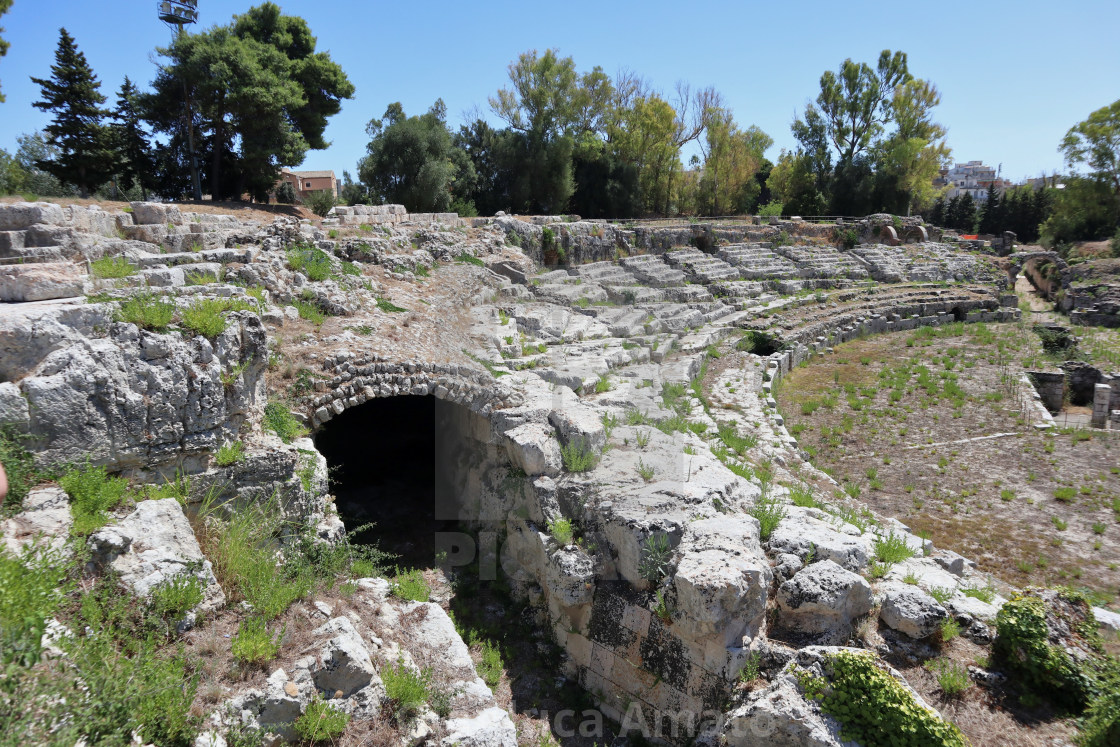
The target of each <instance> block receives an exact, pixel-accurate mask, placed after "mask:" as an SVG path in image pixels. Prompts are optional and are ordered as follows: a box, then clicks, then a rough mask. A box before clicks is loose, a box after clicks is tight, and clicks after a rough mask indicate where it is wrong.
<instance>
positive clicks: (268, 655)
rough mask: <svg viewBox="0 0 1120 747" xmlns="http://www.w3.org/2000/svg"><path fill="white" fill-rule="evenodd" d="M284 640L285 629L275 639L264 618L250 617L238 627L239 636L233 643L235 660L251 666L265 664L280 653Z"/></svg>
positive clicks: (235, 637) (234, 638)
mask: <svg viewBox="0 0 1120 747" xmlns="http://www.w3.org/2000/svg"><path fill="white" fill-rule="evenodd" d="M283 638H284V630H283V629H281V631H280V632H279V633H278V634H277V635H276V637H275V638H273V637H272V634H271V633H269V632H268V622H267V621H266V620H265V619H264V618H263V617H256V616H254V617H250V618H249V619H248V620H245V621H243V622H242V623H241V624H240V625H238V626H237V634H236V635H235V636H234V637H233V641H232V643H231V649H232V651H233V658H235V659H237V660H238V661H244V662H247V663H249V664H263V663H265V662H266V661H270V660H272V659H275V658H276V654H278V653H280V641H281V640H283Z"/></svg>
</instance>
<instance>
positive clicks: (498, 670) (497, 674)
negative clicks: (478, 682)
mask: <svg viewBox="0 0 1120 747" xmlns="http://www.w3.org/2000/svg"><path fill="white" fill-rule="evenodd" d="M504 667H505V664H504V663H503V662H502V652H501V651H500V650H499V649H498V647H497V645H495V644H494V643H492V642H490V641H483V642H482V661H480V662H479V663H478V666H477V667H476V669H477V670H478V675H479V676H480V677H482V680H483V682H485V683H486V684H487V685H488V686H489V687H490V689H491V690H493V689H494V688H495V687H497V686H498V683H499V682H501V680H502V671H503V669H504Z"/></svg>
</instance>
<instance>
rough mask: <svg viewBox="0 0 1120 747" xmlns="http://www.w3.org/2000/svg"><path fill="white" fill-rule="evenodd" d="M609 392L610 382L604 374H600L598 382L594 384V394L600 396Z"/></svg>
mask: <svg viewBox="0 0 1120 747" xmlns="http://www.w3.org/2000/svg"><path fill="white" fill-rule="evenodd" d="M610 390H611V380H610V377H608V376H607V375H606V374H601V375H600V376H599V380H598V381H596V382H595V393H596V394H602V393H604V392H609V391H610Z"/></svg>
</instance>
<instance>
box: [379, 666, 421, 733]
mask: <svg viewBox="0 0 1120 747" xmlns="http://www.w3.org/2000/svg"><path fill="white" fill-rule="evenodd" d="M431 680H432V673H431V670H429V669H425V670H423V671H421V672H415V671H413V670H412V669H410V668H409V667H408V666H407V665H405V663H404V661H403V660H399V661H397V663H396V664H393V665H389V666H387V667H382V669H381V681H382V683H383V684H384V685H385V695H386V696H387V697H388V698H389V701H390V702H391V703H392V708H393V715H394V717H395V718H396V720H397V722H398V723H401V724H406V723H409V722H410V721H412V719H413V718H415V717H416V715H417V714H418V713H419V712H420V709H421V708H423V707H424V705H425V704H426V703H427V702H428V696H429V688H430V687H431Z"/></svg>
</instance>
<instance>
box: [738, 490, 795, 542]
mask: <svg viewBox="0 0 1120 747" xmlns="http://www.w3.org/2000/svg"><path fill="white" fill-rule="evenodd" d="M747 513H748V514H750V515H751V516H753V517H754V518H756V519H758V524H759V535H760V536H761V538H762V540H763V541H765V540H768V539H770V535H771V534H773V533H774V530H775V529H777V528H778V524H780V523H781V521H782V519H784V518H785V517H786V508H785V506H783V505H782V502H781V501H780V500H778V499H777V498H775V497H772V496H768V495H766V493H763V494H762V495H761V496H759V498H758V500H757V501H756V502H755V504H754V505H753V506H752V507H751V508H750V509H749V510H748V511H747Z"/></svg>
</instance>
